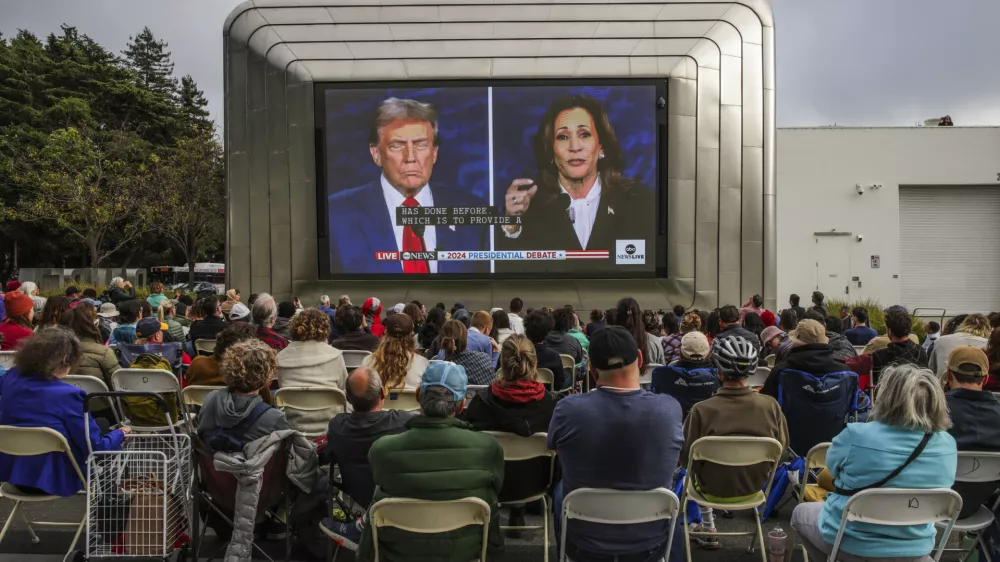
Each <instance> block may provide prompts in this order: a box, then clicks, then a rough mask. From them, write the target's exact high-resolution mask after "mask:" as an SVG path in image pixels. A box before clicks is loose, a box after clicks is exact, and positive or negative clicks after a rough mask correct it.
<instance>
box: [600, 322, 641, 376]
mask: <svg viewBox="0 0 1000 562" xmlns="http://www.w3.org/2000/svg"><path fill="white" fill-rule="evenodd" d="M638 358H639V348H638V347H637V346H636V345H635V338H633V337H632V334H630V333H629V332H628V330H626V329H625V328H622V327H621V326H608V327H607V328H605V329H603V330H601V331H599V332H597V333H596V334H594V337H593V339H591V340H590V362H591V363H593V365H594V367H595V368H597V370H599V371H611V370H614V369H620V368H622V367H624V366H626V365H631V364H632V363H635V362H636V360H637V359H638Z"/></svg>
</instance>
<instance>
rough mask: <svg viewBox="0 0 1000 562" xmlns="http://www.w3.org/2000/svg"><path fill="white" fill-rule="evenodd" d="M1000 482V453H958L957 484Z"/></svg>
mask: <svg viewBox="0 0 1000 562" xmlns="http://www.w3.org/2000/svg"><path fill="white" fill-rule="evenodd" d="M998 480H1000V453H986V452H972V451H959V452H958V469H957V470H956V471H955V481H956V482H996V481H998Z"/></svg>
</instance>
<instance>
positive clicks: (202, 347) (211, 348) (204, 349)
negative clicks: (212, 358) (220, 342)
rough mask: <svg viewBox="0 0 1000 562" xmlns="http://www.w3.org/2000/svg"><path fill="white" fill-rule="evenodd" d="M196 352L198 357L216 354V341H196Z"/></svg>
mask: <svg viewBox="0 0 1000 562" xmlns="http://www.w3.org/2000/svg"><path fill="white" fill-rule="evenodd" d="M194 352H195V354H197V355H211V354H213V353H215V340H209V339H200V340H195V342H194Z"/></svg>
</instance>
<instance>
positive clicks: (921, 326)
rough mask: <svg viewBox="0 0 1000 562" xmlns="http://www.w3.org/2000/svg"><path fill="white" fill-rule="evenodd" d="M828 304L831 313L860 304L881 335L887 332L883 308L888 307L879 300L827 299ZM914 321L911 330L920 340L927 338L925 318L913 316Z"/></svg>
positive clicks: (869, 321) (853, 307)
mask: <svg viewBox="0 0 1000 562" xmlns="http://www.w3.org/2000/svg"><path fill="white" fill-rule="evenodd" d="M826 306H827V310H828V311H829V312H830V314H840V307H841V306H848V307H850V308H851V310H854V309H855V308H856V307H859V306H860V307H862V308H864V309H865V310H866V311H867V312H868V325H869V326H871V327H872V328H874V329H875V331H876V332H878V334H879V335H880V336H884V335H885V334H886V328H885V312H883V309H884V308H886V307H884V306H883V305H882V304H881V303H879V302H878V301H877V300H874V299H862V300H859V301H854V302H847V301H842V300H837V299H827V301H826ZM912 321H913V326H912V327H911V328H910V331H911V332H913V333H914V334H916V335H917V337H919V338H920V341H921V342H923V341H924V340H925V339H927V329H926V325H925V323H924V320H922V319H920V318H917V317H913V318H912Z"/></svg>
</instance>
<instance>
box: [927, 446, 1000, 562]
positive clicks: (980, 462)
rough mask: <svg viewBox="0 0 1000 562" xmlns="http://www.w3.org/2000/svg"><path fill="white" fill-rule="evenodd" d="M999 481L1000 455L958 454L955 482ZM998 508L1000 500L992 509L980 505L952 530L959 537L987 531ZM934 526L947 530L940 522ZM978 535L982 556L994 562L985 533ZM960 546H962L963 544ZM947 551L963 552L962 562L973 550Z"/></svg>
mask: <svg viewBox="0 0 1000 562" xmlns="http://www.w3.org/2000/svg"><path fill="white" fill-rule="evenodd" d="M997 481H1000V453H986V452H972V451H959V452H958V467H957V470H956V471H955V482H997ZM997 507H1000V498H998V499H997V501H996V502H995V503H994V504H993V508H992V509H990V508H988V507H986V506H984V505H980V506H979V510H978V511H976V512H975V513H973V514H972V515H970V516H968V517H965V518H963V519H959V520H957V521H955V525H954V527H953V528H952V530H953V531H958V533H959V535H961V534H963V533H971V532H975V531H981V530H983V529H986V528H987V527H989V526H990V525H992V524H993V512H994V511H996V509H997ZM934 525H935V526H936V527H937V528H938V529H944V528H945V525H944V524H943V523H941V522H940V521H939V522H937V523H935V524H934ZM976 535H977V536H976V542H977V543H978V544H979V553H980V555H981V556H983V557H985V558H986V560H987V562H992V560H993V559H992V558H991V557H990V554H989V553H990V549H989V547H988V545H987V544H986V542H985V541H984V540H983V533H976ZM959 544H961V542H960V543H959ZM945 550H949V551H951V550H955V551H958V552H961V553H962V556H961V558H959V559H960V560H964V559H965V557H966V556H968V554H970V553H971V552H972V549H968V550H966V549H964V548H958V549H950V548H946V549H945Z"/></svg>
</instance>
